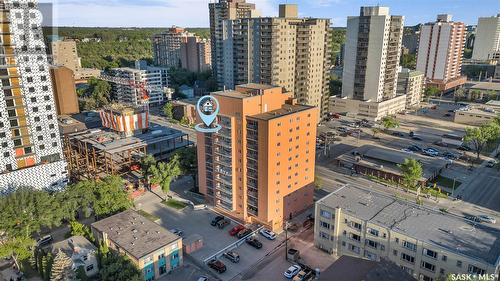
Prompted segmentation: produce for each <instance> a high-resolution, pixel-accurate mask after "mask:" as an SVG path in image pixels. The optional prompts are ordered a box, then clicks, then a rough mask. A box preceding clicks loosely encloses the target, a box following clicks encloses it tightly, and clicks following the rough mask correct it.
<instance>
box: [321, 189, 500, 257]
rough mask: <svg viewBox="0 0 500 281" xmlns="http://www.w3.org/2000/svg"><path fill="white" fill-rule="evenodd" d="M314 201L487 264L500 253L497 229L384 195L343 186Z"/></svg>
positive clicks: (499, 233) (499, 237) (499, 232)
mask: <svg viewBox="0 0 500 281" xmlns="http://www.w3.org/2000/svg"><path fill="white" fill-rule="evenodd" d="M317 204H320V205H324V206H328V207H330V208H341V209H342V210H343V212H345V213H347V214H349V215H352V216H354V217H357V218H359V219H362V220H364V221H368V222H370V223H373V224H376V225H379V226H381V227H385V228H387V229H391V230H392V231H395V232H398V233H402V234H404V235H407V236H410V237H413V238H415V239H417V240H420V241H422V242H425V243H428V244H432V245H435V246H438V247H442V248H444V249H447V250H449V251H451V252H455V253H459V254H462V255H465V256H468V257H471V258H475V259H478V260H482V261H485V262H486V263H488V264H492V265H494V264H495V263H496V262H497V260H498V258H499V256H500V231H499V230H498V229H495V228H492V227H489V226H485V225H481V224H472V223H471V222H469V221H467V220H465V219H463V218H461V217H458V216H455V215H452V214H448V213H442V212H438V211H435V210H431V209H428V208H426V207H424V206H419V205H416V204H413V203H410V202H407V201H403V200H399V199H396V198H394V197H390V196H388V195H385V194H380V193H377V192H374V191H370V190H366V189H362V188H358V187H353V186H349V185H346V186H344V187H343V188H341V189H339V190H337V191H335V192H333V193H331V194H330V195H327V196H326V197H324V198H323V199H321V200H320V201H318V202H317Z"/></svg>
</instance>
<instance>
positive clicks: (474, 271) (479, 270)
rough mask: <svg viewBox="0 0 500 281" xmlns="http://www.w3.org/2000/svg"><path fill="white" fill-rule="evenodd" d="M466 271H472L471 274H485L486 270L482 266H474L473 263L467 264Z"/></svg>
mask: <svg viewBox="0 0 500 281" xmlns="http://www.w3.org/2000/svg"><path fill="white" fill-rule="evenodd" d="M467 271H468V272H469V273H472V274H477V275H483V274H486V270H484V269H482V268H479V267H477V266H474V265H469V268H468V269H467Z"/></svg>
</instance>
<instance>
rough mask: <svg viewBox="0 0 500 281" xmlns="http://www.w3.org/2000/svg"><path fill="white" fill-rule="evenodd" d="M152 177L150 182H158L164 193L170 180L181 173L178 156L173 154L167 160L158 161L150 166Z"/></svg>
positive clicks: (168, 188) (167, 189) (168, 187)
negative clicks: (166, 161)
mask: <svg viewBox="0 0 500 281" xmlns="http://www.w3.org/2000/svg"><path fill="white" fill-rule="evenodd" d="M151 171H152V174H153V178H152V179H151V183H154V184H159V185H160V186H161V188H162V190H163V191H164V192H165V193H168V192H169V191H170V183H171V182H172V180H173V179H174V178H175V177H177V176H179V175H180V174H181V171H182V169H181V164H180V157H179V155H178V154H175V155H174V156H173V157H172V159H171V160H170V161H169V162H168V163H165V162H160V163H158V164H157V165H156V166H154V167H151Z"/></svg>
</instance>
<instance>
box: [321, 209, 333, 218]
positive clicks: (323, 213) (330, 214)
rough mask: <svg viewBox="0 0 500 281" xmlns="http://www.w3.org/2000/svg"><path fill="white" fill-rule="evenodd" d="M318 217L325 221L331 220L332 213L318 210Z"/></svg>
mask: <svg viewBox="0 0 500 281" xmlns="http://www.w3.org/2000/svg"><path fill="white" fill-rule="evenodd" d="M319 215H320V216H321V217H323V218H325V219H332V213H330V212H328V211H325V210H320V211H319Z"/></svg>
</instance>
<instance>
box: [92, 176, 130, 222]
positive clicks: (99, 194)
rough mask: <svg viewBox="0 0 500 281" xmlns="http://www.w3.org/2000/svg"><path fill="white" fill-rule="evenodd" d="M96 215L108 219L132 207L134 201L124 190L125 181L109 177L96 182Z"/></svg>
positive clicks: (94, 203)
mask: <svg viewBox="0 0 500 281" xmlns="http://www.w3.org/2000/svg"><path fill="white" fill-rule="evenodd" d="M94 195H95V201H94V202H93V204H92V205H93V209H94V213H95V214H96V216H97V217H99V218H104V217H108V216H111V215H114V214H116V213H119V212H121V211H124V210H127V209H129V208H131V207H132V205H133V204H132V201H131V200H130V198H129V197H128V194H127V192H126V191H125V190H124V189H123V179H122V178H120V177H117V176H108V177H105V178H103V179H102V180H100V181H97V182H96V185H95V189H94Z"/></svg>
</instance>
